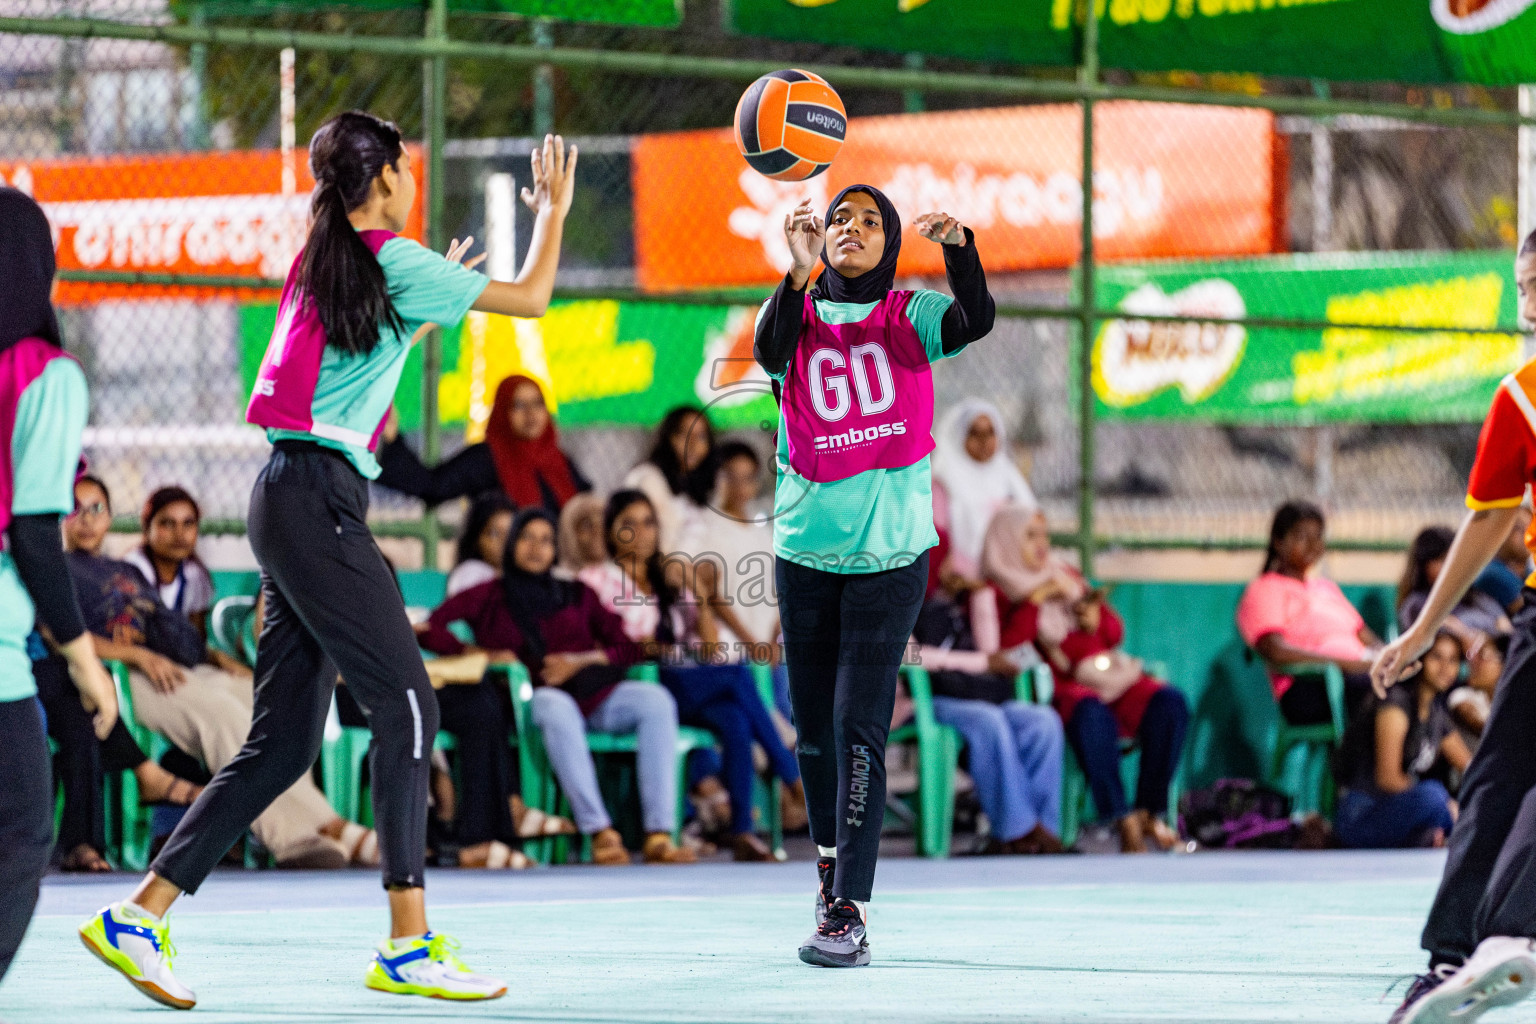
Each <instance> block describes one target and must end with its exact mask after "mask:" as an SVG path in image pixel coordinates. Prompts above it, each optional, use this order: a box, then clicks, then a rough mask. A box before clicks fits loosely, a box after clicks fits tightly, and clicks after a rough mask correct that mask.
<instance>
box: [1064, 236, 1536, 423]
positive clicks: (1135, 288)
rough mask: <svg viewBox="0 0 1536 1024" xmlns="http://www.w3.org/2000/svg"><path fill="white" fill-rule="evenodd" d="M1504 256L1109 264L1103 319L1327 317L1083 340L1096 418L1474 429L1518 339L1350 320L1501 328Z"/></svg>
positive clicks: (1512, 303) (1120, 332) (1511, 361)
mask: <svg viewBox="0 0 1536 1024" xmlns="http://www.w3.org/2000/svg"><path fill="white" fill-rule="evenodd" d="M1513 259H1514V254H1513V253H1504V252H1476V253H1434V254H1416V253H1340V254H1311V255H1305V256H1285V257H1273V258H1259V259H1252V260H1242V261H1228V262H1182V261H1181V262H1168V263H1164V264H1142V265H1126V266H1109V267H1104V268H1101V270H1100V272H1099V276H1098V282H1099V283H1098V286H1097V287H1098V289H1099V301H1100V302H1101V303H1102V304H1103V305H1104V306H1105V307H1107V308H1114V309H1118V310H1122V311H1124V312H1125V313H1127V314H1137V313H1140V314H1144V315H1147V316H1202V315H1204V316H1212V317H1221V318H1225V319H1231V318H1238V317H1260V318H1274V319H1291V320H1310V321H1328V322H1332V323H1337V324H1340V325H1349V326H1339V327H1337V328H1328V329H1324V330H1295V329H1271V328H1255V329H1249V328H1245V327H1242V326H1238V325H1234V324H1223V323H1210V322H1207V323H1199V322H1180V323H1174V322H1168V321H1148V320H1135V319H1129V318H1128V319H1125V320H1114V321H1110V322H1107V323H1105V324H1103V325H1102V326H1101V327H1100V328H1099V331H1098V333H1097V335H1096V336H1095V338H1094V342H1093V388H1094V393H1095V396H1096V398H1097V400H1098V401H1097V406H1098V413H1099V415H1100V416H1101V417H1103V418H1104V419H1107V420H1201V421H1206V422H1218V423H1264V424H1307V423H1319V422H1327V421H1336V420H1350V421H1367V422H1391V423H1443V422H1477V421H1479V420H1481V419H1482V418H1483V415H1484V414H1485V413H1486V412H1487V410H1488V403H1489V401H1491V400H1492V397H1493V390H1494V388H1495V387H1496V386H1497V385H1498V383H1499V380H1500V379H1501V378H1502V377H1503V376H1504V375H1505V374H1507V373H1509V372H1510V371H1511V370H1513V369H1515V368H1516V367H1518V366H1519V365H1520V363H1521V360H1522V352H1523V349H1524V344H1523V339H1522V337H1521V336H1520V335H1519V334H1516V333H1509V334H1495V333H1476V334H1473V333H1465V332H1462V331H1456V330H1447V331H1442V332H1419V331H1413V332H1409V331H1382V330H1370V329H1362V328H1361V327H1360V326H1359V325H1376V324H1380V325H1383V326H1423V327H1431V326H1441V325H1444V326H1446V327H1450V328H1457V327H1460V328H1484V329H1487V328H1504V327H1508V328H1509V329H1510V330H1511V331H1513V330H1514V329H1515V327H1514V325H1515V323H1516V312H1515V310H1516V298H1515V289H1514V283H1513V277H1512V272H1511V265H1512V263H1513Z"/></svg>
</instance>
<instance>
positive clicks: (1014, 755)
mask: <svg viewBox="0 0 1536 1024" xmlns="http://www.w3.org/2000/svg"><path fill="white" fill-rule="evenodd" d="M933 717H934V718H936V719H938V720H939V721H940V722H941V723H943V724H944V725H950V726H954V727H955V729H956V730H958V731H959V733H960V735H962V736H964V737H965V745H966V747H967V748H969V750H970V753H971V778H973V779H975V780H976V795H977V797H978V798H979V799H980V800H981V809H982V810H984V811H986V813H987V820H988V821H990V822H991V823H992V837H993V838H994V839H998V840H1001V841H1003V842H1007V841H1009V840H1011V839H1018V838H1019V837H1021V836H1025V835H1028V834H1029V833H1030V832H1032V831H1034V828H1035V826H1036V825H1044V826H1045V827H1046V828H1047V829H1049V830H1050V831H1051V832H1052V833H1060V831H1061V755H1062V745H1063V743H1064V740H1063V736H1062V730H1061V719H1060V718H1058V717H1056V712H1054V711H1052V710H1051V709H1050V708H1048V707H1041V706H1040V705H1038V704H1025V703H1023V702H1022V701H1016V700H1011V701H1008V702H1007V703H1004V704H989V703H988V702H986V701H984V700H962V699H960V698H958V697H934V698H933Z"/></svg>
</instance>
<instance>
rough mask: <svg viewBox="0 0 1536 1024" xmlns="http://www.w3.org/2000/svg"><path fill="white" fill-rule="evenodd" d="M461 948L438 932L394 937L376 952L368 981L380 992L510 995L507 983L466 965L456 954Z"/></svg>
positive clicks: (456, 996)
mask: <svg viewBox="0 0 1536 1024" xmlns="http://www.w3.org/2000/svg"><path fill="white" fill-rule="evenodd" d="M458 948H459V944H458V942H457V941H456V940H454V939H453V938H451V937H449V936H447V935H440V934H438V933H437V932H427V933H426V934H425V935H419V936H413V937H411V938H405V939H390V940H388V941H386V942H384V943H383V944H381V945H380V946H379V948H378V950H376V951H375V952H374V954H373V962H372V963H370V964H369V965H368V976H367V978H366V979H365V981H364V984H366V985H367V986H368V987H369V988H372V989H377V990H379V991H380V992H393V993H395V994H396V995H406V996H427V997H429V998H431V999H461V1000H471V999H499V998H501V997H502V996H504V995H506V994H507V986H506V983H505V982H502V981H499V980H497V979H496V978H488V977H486V976H485V975H483V974H476V973H474V972H473V971H471V970H470V969H469V968H468V967H466V966H464V961H462V960H460V959H459V958H458V957H457V956H456V955H455V954H454V951H455V950H457V949H458Z"/></svg>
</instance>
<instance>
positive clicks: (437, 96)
mask: <svg viewBox="0 0 1536 1024" xmlns="http://www.w3.org/2000/svg"><path fill="white" fill-rule="evenodd" d="M426 29H427V30H426V33H425V35H426V37H427V38H428V39H429V40H432V41H443V40H446V39H447V38H448V0H431V5H430V6H429V7H428V8H427V25H426ZM422 77H423V78H424V80H425V81H424V85H425V87H426V88H425V90H424V93H425V95H424V96H423V97H422V103H423V106H424V107H425V108H426V109H425V111H424V113H425V115H426V116H425V117H424V118H423V119H422V120H423V128H424V129H425V130H424V132H423V134H424V135H425V136H426V143H427V194H426V197H425V202H426V214H427V245H428V246H430V247H431V248H432V249H433V250H434V251H436V252H442V251H443V249H444V247H445V246H446V244H447V241H448V225H447V224H445V223H444V222H443V198H444V193H445V192H446V191H447V182H446V181H445V180H444V177H443V144H444V143H445V142H446V141H447V137H448V109H447V100H448V58H447V57H446V56H444V55H442V54H437V55H435V56H432V57H428V58H427V59H426V60H425V61H423V62H422ZM442 370H443V332H442V330H441V329H438V330H434V331H432V332H431V333H430V334H428V335H427V338H426V341H425V343H424V347H423V348H422V352H421V451H422V456H423V458H424V459H425V460H426V462H427V464H428V465H429V466H430V465H436V464H437V460H438V459H439V457H441V455H442V428H441V425H440V424H439V423H438V415H437V384H438V379H439V378H440V377H441V376H442ZM437 537H438V524H437V513H436V512H435V511H432V510H428V512H427V513H426V518H425V519H424V520H423V521H422V524H421V547H422V551H421V563H422V565H423V566H424V567H425V568H428V569H435V568H437Z"/></svg>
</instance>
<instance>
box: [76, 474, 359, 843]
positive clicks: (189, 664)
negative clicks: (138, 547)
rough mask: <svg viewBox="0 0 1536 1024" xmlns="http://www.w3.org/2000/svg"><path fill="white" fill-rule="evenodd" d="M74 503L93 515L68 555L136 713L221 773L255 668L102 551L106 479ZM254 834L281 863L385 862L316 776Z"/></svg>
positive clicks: (91, 482) (83, 606) (238, 731)
mask: <svg viewBox="0 0 1536 1024" xmlns="http://www.w3.org/2000/svg"><path fill="white" fill-rule="evenodd" d="M75 502H76V505H77V506H78V507H79V508H80V509H81V510H82V512H89V513H91V514H88V515H87V514H77V515H73V516H71V517H70V518H68V519H66V520H65V524H64V538H65V547H66V548H67V549H68V551H69V554H68V555H67V556H66V560H67V562H68V564H69V569H70V574H71V576H72V577H73V582H74V586H75V593H76V596H77V597H78V598H79V600H80V610H81V612H82V613H83V615H84V618H85V626H86V628H87V629H88V630H90V631H91V632H92V633H94V634H95V635H96V641H97V644H96V646H97V651H98V653H100V655H101V656H102V657H103V658H106V659H112V660H116V661H121V662H123V663H125V664H126V665H127V666H128V669H129V673H128V680H129V691H130V693H131V694H132V697H133V714H134V717H135V718H136V719H138V721H139V722H140V723H141V724H143V725H144V726H145V727H147V728H149V729H151V730H153V731H155V732H157V733H159V734H160V735H162V736H164V737H165V738H166V739H168V740H169V741H170V742H171V743H173V744H174V745H175V746H177V747H179V748H180V749H182V750H184V751H186V752H187V753H189V754H191V755H192V756H193V757H197V758H200V759H201V760H202V762H203V763H204V764H205V765H206V766H207V768H208V770H209V771H210V772H217V771H218V770H219V769H220V768H222V767H224V765H225V764H227V763H229V761H230V760H232V759H233V758H234V756H235V755H236V754H238V753H239V752H240V748H241V747H242V746H244V744H245V738H246V735H247V734H248V733H249V732H250V729H251V709H252V703H253V700H252V684H251V677H250V672H249V671H248V670H247V671H246V672H245V673H244V674H243V675H237V674H234V673H231V672H226V671H224V670H222V669H218V668H215V667H214V666H213V665H211V664H209V663H208V655H207V651H208V647H207V643H206V642H205V641H204V640H203V638H202V635H201V634H199V633H198V631H197V628H196V627H195V626H193V625H192V623H191V621H190V620H189V619H187V618H186V616H183V615H178V614H177V613H175V612H173V611H171V610H170V609H168V608H166V607H165V605H164V604H163V603H162V602H161V600H160V593H159V590H158V589H157V588H156V587H154V586H153V585H151V584H150V583H149V582H148V581H147V580H145V579H144V577H143V576H141V575H140V574H139V571H138V570H137V569H135V568H134V567H133V566H131V565H129V564H127V563H126V562H117V561H113V560H112V559H109V558H104V557H102V555H101V545H102V541H103V539H104V538H105V537H106V534H107V529H108V527H109V526H110V525H111V515H110V513H111V507H112V505H111V498H110V497H109V496H108V494H107V488H106V486H105V485H104V484H103V483H102V482H101V481H100V480H97V479H96V478H95V477H90V476H86V477H81V478H80V480H78V481H77V482H76V483H75ZM98 508H99V509H100V510H101V511H100V512H99V513H98V512H97V509H98ZM251 831H252V832H254V833H255V834H256V838H257V839H258V840H260V841H261V844H262V845H263V846H265V847H266V848H267V849H268V850H269V851H270V852H271V853H272V855H273V857H275V858H276V859H277V863H278V866H280V867H291V868H340V867H345V866H346V865H347V864H348V863H349V862H350V863H357V864H368V865H376V864H378V856H379V853H378V837H377V836H375V835H374V833H373V830H372V829H367V828H364V827H363V826H361V825H358V824H356V823H354V822H349V821H345V820H343V819H342V818H340V817H338V816H337V815H336V812H335V811H333V810H331V805H330V803H329V802H327V801H326V799H325V795H324V794H323V793H321V792H320V790H319V788H318V787H316V786H315V783H314V780H313V779H312V778H311V777H310V776H309V775H308V774H305V775H303V776H302V777H301V778H300V779H299V780H298V781H297V782H295V783H294V784H293V785H292V786H291V787H289V789H288V790H287V791H286V792H284V793H282V794H281V795H280V796H278V798H277V799H276V800H274V801H273V802H272V804H271V806H269V807H268V808H267V809H266V810H265V811H263V812H262V814H261V816H260V817H259V818H257V819H256V821H255V822H254V823H253V824H252V825H251Z"/></svg>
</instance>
